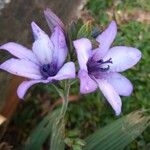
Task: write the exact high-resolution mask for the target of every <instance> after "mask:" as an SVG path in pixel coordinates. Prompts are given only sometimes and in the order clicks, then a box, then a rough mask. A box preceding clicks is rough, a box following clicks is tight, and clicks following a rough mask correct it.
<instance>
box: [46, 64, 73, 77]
mask: <svg viewBox="0 0 150 150" xmlns="http://www.w3.org/2000/svg"><path fill="white" fill-rule="evenodd" d="M75 76H76V75H75V65H74V63H73V62H67V63H65V64H64V65H63V66H62V68H61V69H60V70H59V71H58V73H57V74H56V76H54V77H49V78H48V80H64V79H73V78H75Z"/></svg>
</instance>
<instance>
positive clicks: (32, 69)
mask: <svg viewBox="0 0 150 150" xmlns="http://www.w3.org/2000/svg"><path fill="white" fill-rule="evenodd" d="M0 69H3V70H5V71H7V72H9V73H12V74H14V75H18V76H23V77H27V78H30V79H41V78H42V76H41V73H40V71H39V70H40V69H39V66H38V65H36V64H34V63H32V62H30V61H27V60H24V59H15V58H11V59H9V60H7V61H5V62H4V63H2V64H1V65H0Z"/></svg>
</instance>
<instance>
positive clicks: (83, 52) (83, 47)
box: [73, 38, 92, 71]
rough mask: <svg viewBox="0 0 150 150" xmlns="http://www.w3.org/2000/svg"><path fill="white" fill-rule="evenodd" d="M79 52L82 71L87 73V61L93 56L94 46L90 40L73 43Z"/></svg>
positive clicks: (83, 39) (84, 39)
mask: <svg viewBox="0 0 150 150" xmlns="http://www.w3.org/2000/svg"><path fill="white" fill-rule="evenodd" d="M73 45H74V47H75V49H76V52H77V57H78V63H79V66H80V69H83V70H86V71H87V61H88V59H89V57H90V56H91V50H92V44H91V42H90V40H89V39H86V38H81V39H79V40H76V41H74V42H73Z"/></svg>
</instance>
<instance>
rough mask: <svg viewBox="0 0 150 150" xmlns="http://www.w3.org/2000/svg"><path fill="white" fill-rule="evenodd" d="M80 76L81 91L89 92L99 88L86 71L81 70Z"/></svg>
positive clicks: (83, 92)
mask: <svg viewBox="0 0 150 150" xmlns="http://www.w3.org/2000/svg"><path fill="white" fill-rule="evenodd" d="M78 77H79V79H80V93H82V94H87V93H91V92H94V91H95V90H96V89H97V83H96V82H95V81H94V80H93V79H91V78H90V77H89V75H88V73H87V72H86V71H84V70H80V71H79V73H78Z"/></svg>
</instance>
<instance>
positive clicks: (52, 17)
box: [44, 9, 64, 32]
mask: <svg viewBox="0 0 150 150" xmlns="http://www.w3.org/2000/svg"><path fill="white" fill-rule="evenodd" d="M44 15H45V18H46V21H47V23H48V26H49V28H50V30H51V32H53V30H54V28H55V27H56V26H59V27H60V28H61V29H64V24H63V23H62V21H61V20H60V19H59V18H58V17H57V16H56V14H54V13H53V12H52V11H51V10H50V9H46V10H45V11H44Z"/></svg>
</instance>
